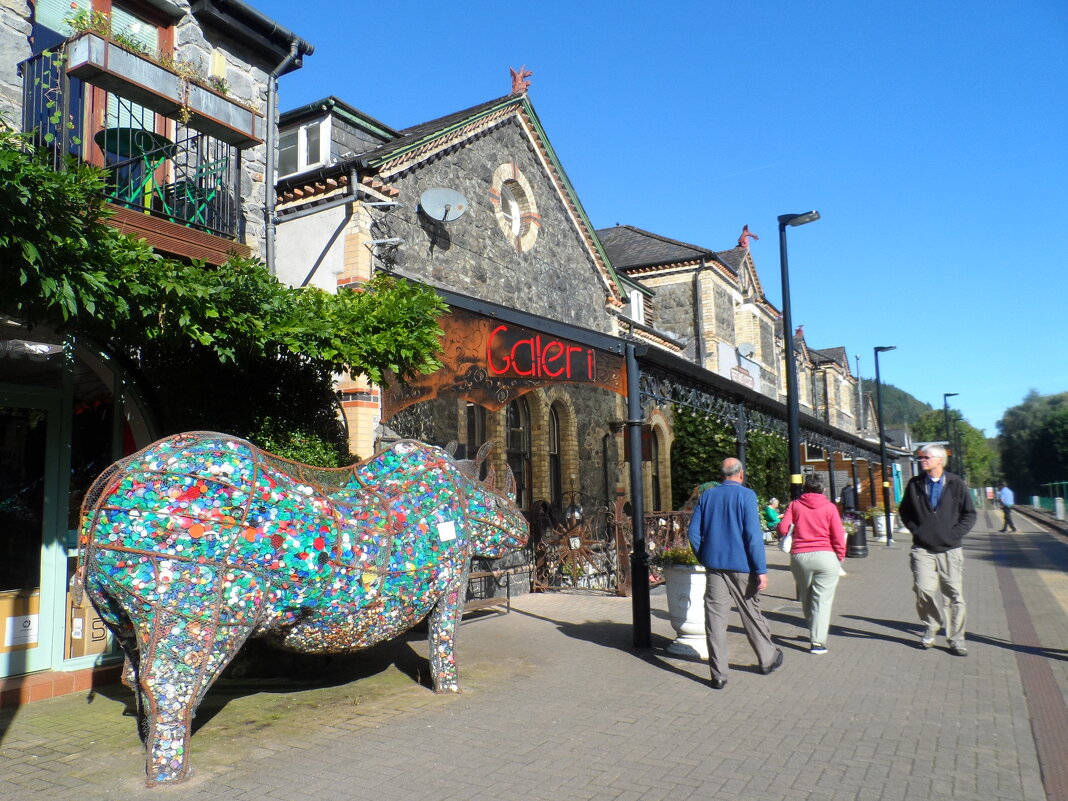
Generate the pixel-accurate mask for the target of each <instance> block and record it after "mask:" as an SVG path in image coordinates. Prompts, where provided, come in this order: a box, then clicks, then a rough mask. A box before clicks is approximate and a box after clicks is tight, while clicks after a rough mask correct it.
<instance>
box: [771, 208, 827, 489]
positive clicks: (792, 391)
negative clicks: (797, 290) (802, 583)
mask: <svg viewBox="0 0 1068 801" xmlns="http://www.w3.org/2000/svg"><path fill="white" fill-rule="evenodd" d="M819 218H820V213H819V212H818V211H807V212H805V213H804V214H780V215H779V267H780V269H781V270H782V325H783V329H784V331H783V335H784V338H785V339H786V427H787V437H788V442H789V451H790V497H791V498H798V497H800V495H801V481H802V478H801V408H800V406H799V405H798V397H797V362H796V361H795V360H794V323H793V317H792V316H791V313H790V268H789V264H788V262H787V259H786V226H788V225H789V226H790V227H793V228H795V227H797V226H798V225H804V224H805V223H810V222H815V221H816V220H818V219H819Z"/></svg>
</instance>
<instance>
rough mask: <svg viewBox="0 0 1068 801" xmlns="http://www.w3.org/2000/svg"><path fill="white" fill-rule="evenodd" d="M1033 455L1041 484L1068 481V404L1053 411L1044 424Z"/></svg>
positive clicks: (1034, 465) (1037, 477)
mask: <svg viewBox="0 0 1068 801" xmlns="http://www.w3.org/2000/svg"><path fill="white" fill-rule="evenodd" d="M1031 455H1032V465H1033V471H1034V476H1035V481H1036V482H1037V483H1038V484H1039V485H1041V484H1048V483H1050V482H1054V481H1068V406H1062V407H1061V408H1060V409H1058V410H1057V411H1055V412H1053V413H1052V414H1051V415H1050V417H1049V418H1048V419H1047V420H1046V422H1044V423H1043V424H1042V427H1041V428H1040V429H1039V430H1038V435H1037V436H1036V437H1035V442H1034V448H1033V449H1032V452H1031ZM1042 494H1045V493H1042Z"/></svg>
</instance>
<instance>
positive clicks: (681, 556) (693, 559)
mask: <svg viewBox="0 0 1068 801" xmlns="http://www.w3.org/2000/svg"><path fill="white" fill-rule="evenodd" d="M649 564H651V565H652V566H653V567H667V566H669V565H693V566H696V565H698V564H700V562H698V561H697V556H696V555H695V554H694V552H693V549H692V548H690V546H688V545H687V546H686V547H684V548H666V549H664V550H663V551H660V552H659V553H655V554H653V555H652V556H650V557H649Z"/></svg>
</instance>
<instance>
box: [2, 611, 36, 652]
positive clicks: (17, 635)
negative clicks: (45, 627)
mask: <svg viewBox="0 0 1068 801" xmlns="http://www.w3.org/2000/svg"><path fill="white" fill-rule="evenodd" d="M38 617H39V616H38V615H18V616H16V617H9V618H8V619H7V626H5V627H4V645H7V646H11V645H36V644H37V620H38Z"/></svg>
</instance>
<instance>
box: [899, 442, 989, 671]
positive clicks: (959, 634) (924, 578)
mask: <svg viewBox="0 0 1068 801" xmlns="http://www.w3.org/2000/svg"><path fill="white" fill-rule="evenodd" d="M919 459H920V466H921V467H922V468H923V470H924V474H923V475H922V476H916V477H915V478H913V479H912V480H911V481H909V483H908V486H906V487H905V497H904V498H902V499H901V506H900V508H899V509H898V512H899V513H900V515H901V522H903V523H904V524H905V527H906V528H908V530H909V531H911V532H912V551H911V553H910V555H909V556H910V561H911V563H912V579H913V588H914V590H915V591H916V611H917V613H919V616H920V621H921V622H922V623H923V624H924V627H925V628H924V632H923V634H922V635H921V637H920V645H921V646H922V647H923V648H930V647H931V646H933V645H934V642H935V635H936V634H938V630H939V629H940V628H941V627H942V625H943V624H944V625H945V628H946V640H947V641H948V642H949V650H950V652H951V653H953V654H955V655H956V656H967V655H968V648H967V646H965V644H964V623H965V607H964V552H963V550H962V549H961V540H963V539H964V535H965V534H967V533H968V532H969V531H971V530H972V526H974V525H975V518H976V513H975V505H974V504H973V503H972V496H971V493H970V492H968V487H967V486H966V485H965V483H964V482H963V481H962V480H961V479H960V477H959V476H955V475H953V474H952V473H947V472H946V468H945V464H946V449H945V448H943V447H942V446H941V445H928V446H927V447H925V448H923V449H922V450H921V451H920V457H919ZM943 608H945V609H947V614H946V616H945V620H943V615H942V610H943Z"/></svg>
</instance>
